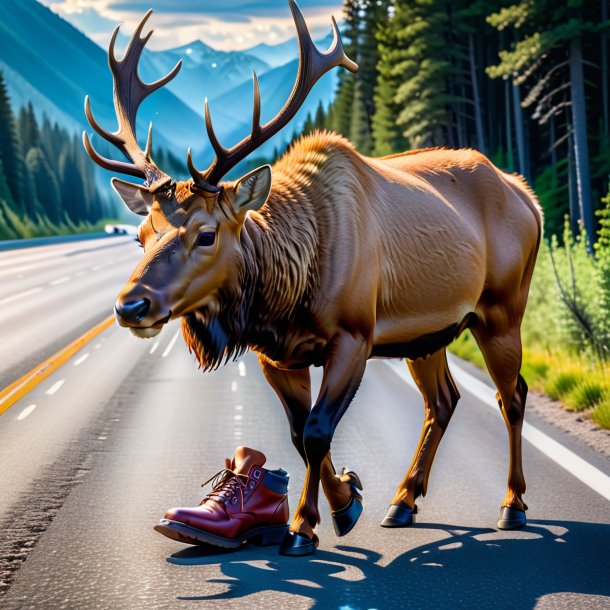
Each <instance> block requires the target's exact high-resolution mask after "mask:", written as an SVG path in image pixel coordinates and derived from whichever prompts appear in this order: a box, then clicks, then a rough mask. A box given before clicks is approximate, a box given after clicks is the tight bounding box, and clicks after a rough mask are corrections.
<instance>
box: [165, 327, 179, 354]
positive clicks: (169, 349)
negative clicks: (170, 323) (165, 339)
mask: <svg viewBox="0 0 610 610" xmlns="http://www.w3.org/2000/svg"><path fill="white" fill-rule="evenodd" d="M179 334H180V331H179V330H177V331H176V334H175V335H174V336H173V337H172V340H171V341H170V342H169V345H168V346H167V347H166V348H165V351H164V352H163V353H162V354H161V358H167V356H168V355H169V353H170V352H171V351H172V347H174V345H176V341H177V340H178V335H179Z"/></svg>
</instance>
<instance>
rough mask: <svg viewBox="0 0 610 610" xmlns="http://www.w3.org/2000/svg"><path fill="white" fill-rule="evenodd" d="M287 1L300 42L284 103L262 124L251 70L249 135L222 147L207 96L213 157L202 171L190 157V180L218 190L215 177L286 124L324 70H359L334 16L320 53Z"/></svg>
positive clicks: (292, 4) (291, 1)
mask: <svg viewBox="0 0 610 610" xmlns="http://www.w3.org/2000/svg"><path fill="white" fill-rule="evenodd" d="M288 4H289V6H290V10H291V11H292V17H293V19H294V23H295V27H296V31H297V38H298V42H299V68H298V72H297V77H296V80H295V83H294V86H293V88H292V92H291V93H290V96H289V97H288V100H287V101H286V103H285V104H284V107H283V108H282V109H281V110H280V111H279V112H278V114H277V115H276V116H275V118H273V119H272V120H271V121H269V122H268V123H266V124H265V125H263V126H261V125H260V89H259V85H258V78H257V77H256V74H254V76H253V81H254V110H253V113H252V131H251V133H250V135H249V136H247V137H246V138H244V139H243V140H242V141H241V142H239V143H238V144H236V145H235V146H233V147H232V148H229V149H226V148H224V147H222V146H221V145H220V143H219V142H218V139H217V138H216V135H215V134H214V130H213V128H212V120H211V118H210V113H209V108H208V103H207V100H206V113H205V121H206V128H207V132H208V136H209V137H210V142H211V144H212V148H213V149H214V151H215V152H216V158H215V159H214V161H213V162H212V164H211V165H210V167H208V169H207V170H206V171H205V172H199V171H197V170H196V169H195V167H194V165H193V164H192V159H191V160H190V163H189V170H190V171H191V175H192V176H193V181H194V182H195V184H197V185H198V186H199V187H201V188H204V189H208V190H217V189H216V186H215V185H217V184H218V181H219V180H220V179H221V178H222V177H223V176H224V175H225V174H226V173H227V172H228V171H229V170H230V169H231V168H233V167H235V165H237V164H238V163H239V162H240V161H242V160H243V159H244V158H245V157H246V156H247V155H249V154H250V153H251V152H252V151H253V150H255V149H256V148H258V147H259V146H260V145H261V144H262V143H263V142H265V141H267V140H268V139H269V138H271V137H272V136H274V135H275V134H276V133H277V132H278V131H279V130H280V129H282V128H283V127H285V126H286V125H287V124H288V123H289V122H290V121H291V120H292V119H293V118H294V117H295V115H296V114H297V112H298V111H299V109H300V107H301V106H302V105H303V102H304V101H305V98H306V97H307V94H308V93H309V92H310V91H311V88H312V87H313V86H314V85H315V84H316V82H317V81H318V80H319V79H320V78H321V77H322V76H324V74H326V72H328V71H329V70H331V69H332V68H335V67H337V66H343V67H344V68H347V69H348V70H349V71H350V72H356V70H358V66H357V64H355V63H354V62H353V61H352V60H351V59H349V57H347V55H346V54H345V51H344V49H343V44H342V43H341V35H340V34H339V28H338V27H337V22H336V21H335V19H334V18H333V20H332V28H333V42H332V44H331V46H330V48H329V49H328V50H327V51H326V52H324V53H322V52H320V51H319V50H318V49H317V48H316V46H315V44H314V43H313V40H312V39H311V35H310V33H309V30H308V29H307V24H306V23H305V19H304V17H303V14H302V13H301V11H300V9H299V7H298V6H297V3H296V2H295V0H288Z"/></svg>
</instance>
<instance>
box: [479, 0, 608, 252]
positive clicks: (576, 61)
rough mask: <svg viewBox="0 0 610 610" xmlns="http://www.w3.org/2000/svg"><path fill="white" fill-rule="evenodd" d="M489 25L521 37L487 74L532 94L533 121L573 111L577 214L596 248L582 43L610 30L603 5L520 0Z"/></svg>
mask: <svg viewBox="0 0 610 610" xmlns="http://www.w3.org/2000/svg"><path fill="white" fill-rule="evenodd" d="M489 22H490V23H491V24H492V25H493V26H494V27H496V28H498V29H504V28H512V29H513V30H514V31H515V33H516V34H517V36H518V38H517V41H516V42H515V43H514V44H513V45H512V48H511V49H509V50H501V51H500V52H499V58H500V62H499V63H498V64H497V65H495V66H491V67H490V68H489V69H488V73H489V75H490V76H491V77H492V78H497V77H502V78H510V79H512V80H513V82H514V83H515V84H516V85H525V86H527V87H528V88H529V93H528V96H527V97H526V99H525V100H524V102H523V104H524V105H525V106H533V107H534V112H533V116H534V118H536V119H537V120H538V121H539V123H541V124H545V123H546V122H547V121H548V120H549V119H550V118H551V117H556V116H560V115H562V114H563V115H566V113H567V110H568V109H570V112H569V116H570V121H569V128H568V129H569V131H570V132H571V133H570V134H566V137H567V135H570V136H571V140H572V147H573V150H572V151H571V152H573V157H574V166H575V168H576V185H577V196H578V209H579V212H578V215H579V218H580V221H581V222H582V223H583V225H584V227H585V230H586V233H587V237H588V239H589V242H590V244H592V243H593V242H594V240H595V224H594V218H593V205H592V196H591V178H590V167H589V166H590V160H589V135H588V130H589V129H590V124H589V123H588V122H587V100H586V97H587V96H586V91H585V87H586V84H585V78H584V71H583V64H584V58H583V41H584V40H586V39H587V38H588V37H589V36H590V35H591V33H594V32H599V31H602V30H606V29H608V26H609V23H608V22H607V21H606V22H602V23H600V22H599V5H598V3H597V2H595V1H594V0H572V1H571V2H569V3H567V4H561V3H560V4H557V3H556V2H552V1H551V0H537V1H536V2H534V1H533V0H522V1H521V2H519V3H517V4H513V5H511V6H509V7H506V8H503V9H502V10H500V11H499V12H497V13H495V14H493V15H491V16H490V17H489ZM566 58H567V61H566ZM566 123H567V121H566Z"/></svg>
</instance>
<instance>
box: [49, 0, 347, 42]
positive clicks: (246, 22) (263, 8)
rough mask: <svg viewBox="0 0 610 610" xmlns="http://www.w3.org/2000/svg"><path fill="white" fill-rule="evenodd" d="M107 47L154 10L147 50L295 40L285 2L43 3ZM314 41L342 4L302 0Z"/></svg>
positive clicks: (145, 0)
mask: <svg viewBox="0 0 610 610" xmlns="http://www.w3.org/2000/svg"><path fill="white" fill-rule="evenodd" d="M39 1H41V2H43V3H44V4H46V5H47V6H49V8H51V10H53V11H54V12H56V13H58V14H60V15H61V16H62V17H64V18H65V19H66V20H67V21H69V22H70V23H72V24H73V25H74V26H76V27H77V28H79V29H80V30H81V31H83V32H84V33H85V34H87V35H88V36H90V37H91V38H92V39H93V40H95V41H96V42H97V43H98V44H100V45H101V46H104V47H105V46H106V45H107V43H108V39H109V37H110V34H111V32H112V30H113V29H114V27H115V25H116V24H117V23H121V22H123V23H124V24H125V25H124V26H123V28H122V30H123V33H125V34H127V33H131V31H133V29H134V28H135V27H136V26H137V24H138V22H139V21H140V19H141V18H142V15H143V14H144V13H145V12H146V11H147V10H148V9H149V8H153V10H154V11H155V14H154V15H153V16H152V17H151V19H150V21H149V24H150V26H151V27H152V28H154V29H155V35H154V36H153V38H152V39H151V41H150V43H149V46H150V47H151V48H152V49H166V48H170V47H175V46H179V45H183V44H187V43H189V42H192V41H193V40H197V39H201V40H203V41H204V42H205V43H206V44H210V45H211V46H213V47H215V48H217V49H219V50H225V51H227V50H238V49H245V48H249V47H252V46H254V45H256V44H258V43H261V42H266V43H268V44H277V43H280V42H283V41H285V40H288V39H289V38H293V37H294V23H293V21H292V16H291V13H290V9H289V7H288V3H287V1H286V0H271V1H267V2H262V1H259V0H224V1H223V2H219V1H218V0H180V2H175V0H173V1H172V0H131V1H129V0H39ZM299 5H300V7H301V9H302V11H303V13H304V15H305V18H306V20H307V24H308V26H309V28H310V30H311V31H312V34H313V35H314V37H319V36H323V35H325V34H326V33H328V32H329V31H330V16H331V15H333V14H334V15H335V17H337V18H340V17H341V14H342V9H341V5H342V2H341V0H301V2H300V3H299Z"/></svg>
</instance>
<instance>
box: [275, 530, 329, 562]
mask: <svg viewBox="0 0 610 610" xmlns="http://www.w3.org/2000/svg"><path fill="white" fill-rule="evenodd" d="M319 543H320V541H319V540H318V537H317V536H316V535H315V534H314V535H313V538H310V537H309V536H306V535H305V534H299V533H298V532H290V531H289V532H286V535H285V536H284V540H283V541H282V544H281V545H280V555H287V556H288V557H303V556H304V555H311V554H312V553H315V551H316V549H317V548H318V544H319Z"/></svg>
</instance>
